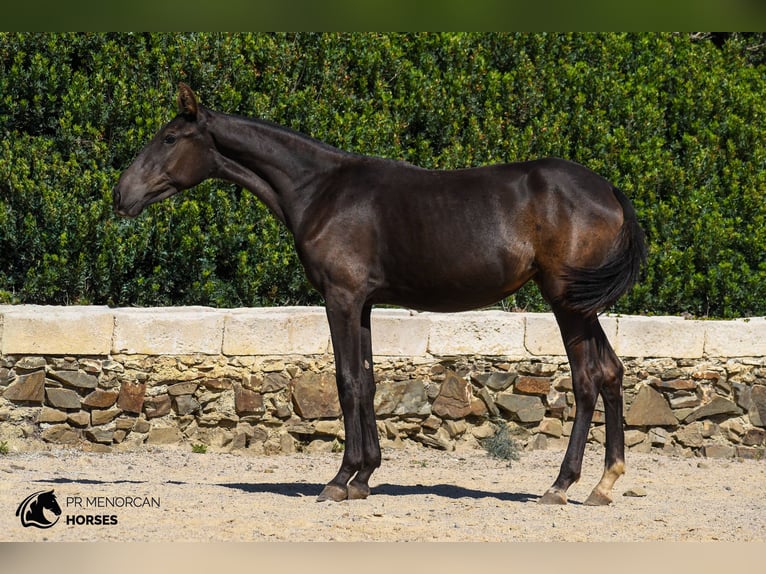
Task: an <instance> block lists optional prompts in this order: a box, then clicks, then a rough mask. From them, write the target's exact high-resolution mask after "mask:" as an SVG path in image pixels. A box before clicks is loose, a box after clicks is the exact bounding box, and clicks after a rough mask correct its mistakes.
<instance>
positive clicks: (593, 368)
mask: <svg viewBox="0 0 766 574" xmlns="http://www.w3.org/2000/svg"><path fill="white" fill-rule="evenodd" d="M554 312H555V314H556V319H557V321H558V323H559V328H560V329H561V335H562V338H563V340H564V346H565V348H566V351H567V356H568V357H569V363H570V366H571V369H572V386H573V389H574V394H575V404H576V406H577V412H576V414H575V420H574V425H573V427H572V434H571V436H570V439H569V445H568V447H567V451H566V454H565V455H564V460H563V461H562V463H561V469H560V471H559V475H558V477H557V478H556V480H555V481H554V483H553V486H551V488H550V489H548V491H547V492H546V493H545V494H544V495H543V496H542V497H541V499H540V502H542V503H546V504H566V502H567V496H566V491H567V489H568V488H569V487H570V486H571V485H572V484H574V483H575V482H577V481H578V480H579V478H580V473H581V471H582V461H583V455H584V453H585V444H586V442H587V440H588V432H589V430H590V423H591V420H592V419H593V411H594V410H595V407H596V401H597V400H598V395H599V393H601V394H602V395H603V396H604V397H605V405H607V407H606V408H607V413H606V414H607V457H606V459H607V468H606V470H605V472H604V476H603V477H602V479H601V482H599V485H598V486H597V487H596V489H594V491H593V493H592V494H591V496H590V497H589V498H588V501H587V504H609V502H611V498H609V492H610V491H611V488H612V485H613V484H614V481H615V480H616V479H617V478H618V477H619V476H620V475H621V474H622V473H623V471H624V463H623V461H624V454H623V444H624V442H623V440H622V426H621V424H622V420H621V419H622V396H621V389H622V365H621V364H620V362H619V360H618V359H617V357H616V355H615V354H614V351H612V349H611V347H610V346H609V342H608V341H607V339H606V335H605V334H604V331H603V330H602V329H601V325H599V323H598V318H597V317H596V316H595V315H592V316H583V315H581V314H577V313H572V312H569V311H566V310H562V309H554ZM618 401H619V407H617V406H616V405H617V402H618Z"/></svg>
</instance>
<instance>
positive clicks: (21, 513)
mask: <svg viewBox="0 0 766 574" xmlns="http://www.w3.org/2000/svg"><path fill="white" fill-rule="evenodd" d="M44 510H50V511H51V512H53V514H55V515H56V516H61V507H60V506H59V503H58V501H57V500H56V495H55V494H53V490H40V491H38V492H35V493H33V494H30V495H29V496H27V497H26V498H25V499H24V500H23V501H22V502H21V504H19V507H18V508H17V509H16V516H18V517H20V519H21V524H22V526H24V527H27V526H34V527H36V528H50V527H51V526H53V525H54V524H56V523H57V522H58V520H59V519H58V518H57V519H56V520H54V521H53V522H51V521H50V520H48V518H47V517H46V516H45V512H44Z"/></svg>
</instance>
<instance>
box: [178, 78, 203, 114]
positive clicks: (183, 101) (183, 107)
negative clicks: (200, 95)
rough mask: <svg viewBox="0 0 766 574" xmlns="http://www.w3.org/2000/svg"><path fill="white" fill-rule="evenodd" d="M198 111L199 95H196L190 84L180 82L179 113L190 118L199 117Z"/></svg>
mask: <svg viewBox="0 0 766 574" xmlns="http://www.w3.org/2000/svg"><path fill="white" fill-rule="evenodd" d="M198 111H199V108H198V106H197V96H195V95H194V92H193V91H192V89H191V88H190V87H189V86H187V85H186V84H184V83H183V82H180V83H179V84H178V113H179V114H181V115H182V116H186V117H188V118H190V119H197V112H198Z"/></svg>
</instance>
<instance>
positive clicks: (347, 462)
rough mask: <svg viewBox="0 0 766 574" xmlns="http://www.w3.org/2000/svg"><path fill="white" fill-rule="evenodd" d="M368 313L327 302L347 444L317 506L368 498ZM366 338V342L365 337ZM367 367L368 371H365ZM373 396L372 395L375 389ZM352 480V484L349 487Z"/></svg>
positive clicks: (330, 299) (369, 358)
mask: <svg viewBox="0 0 766 574" xmlns="http://www.w3.org/2000/svg"><path fill="white" fill-rule="evenodd" d="M369 312H370V310H369V308H364V309H362V306H361V305H360V306H354V305H349V304H348V303H347V302H344V301H343V300H342V299H341V301H335V300H333V299H332V298H330V297H328V299H327V319H328V321H329V323H330V335H331V337H332V344H333V350H334V353H335V379H336V383H337V385H338V398H339V399H340V406H341V410H342V411H343V424H344V427H345V431H346V442H345V448H344V451H343V461H342V463H341V467H340V470H339V471H338V474H336V475H335V477H334V478H333V479H332V480H331V481H330V482H329V483H328V484H327V485H326V486H325V487H324V489H323V490H322V492H321V494H320V495H319V497H318V498H317V500H318V501H320V502H322V501H325V500H333V501H340V500H345V499H347V498H365V497H366V496H367V495H368V494H369V486H368V485H367V481H368V480H369V476H370V474H372V470H374V467H373V468H370V462H375V456H374V454H373V455H372V460H371V455H370V454H368V452H367V451H370V446H369V444H370V436H371V432H370V431H371V428H372V432H374V433H375V441H374V442H375V445H376V447H377V430H376V429H375V417H374V412H372V427H371V428H370V422H369V420H368V418H369V415H370V412H371V409H372V396H371V395H370V393H369V392H368V391H367V388H368V387H369V385H370V383H372V356H371V355H370V356H369V357H366V356H363V355H367V353H363V352H362V347H363V345H362V339H363V337H362V332H363V327H362V323H363V320H362V316H363V315H365V316H366V320H365V321H364V322H365V326H366V331H367V332H369ZM365 338H366V339H367V340H369V336H368V334H367V336H366V337H365ZM365 361H367V363H366V364H365ZM367 366H368V367H369V368H367V369H366V368H365V367H367ZM365 371H369V375H366V374H365ZM372 393H373V394H374V386H373V387H372ZM368 397H369V398H368ZM376 460H377V462H375V466H377V465H379V463H380V450H379V447H378V448H377V459H376ZM368 461H369V462H368ZM355 475H356V476H355ZM352 477H354V480H352V481H351V483H350V484H349V481H350V480H351V479H352Z"/></svg>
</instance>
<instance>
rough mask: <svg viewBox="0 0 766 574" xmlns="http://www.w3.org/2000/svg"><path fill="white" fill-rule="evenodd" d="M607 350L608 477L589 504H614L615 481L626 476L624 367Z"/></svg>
mask: <svg viewBox="0 0 766 574" xmlns="http://www.w3.org/2000/svg"><path fill="white" fill-rule="evenodd" d="M604 342H605V347H604V349H603V354H604V361H605V364H606V367H605V370H604V379H603V384H602V386H601V397H602V398H603V399H604V414H605V415H606V456H605V461H604V474H603V476H602V477H601V480H600V481H599V483H598V484H597V485H596V487H595V488H594V489H593V491H592V492H591V493H590V496H589V497H588V499H587V500H586V501H585V504H589V505H604V504H610V503H611V502H612V498H611V492H612V486H614V483H615V481H616V480H617V479H618V478H620V476H622V475H623V474H624V473H625V433H624V430H623V426H622V376H623V371H624V369H623V366H622V363H621V362H620V360H619V359H618V358H617V355H616V354H615V353H614V351H613V350H612V348H611V347H610V346H609V344H608V343H606V338H605V339H604Z"/></svg>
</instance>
